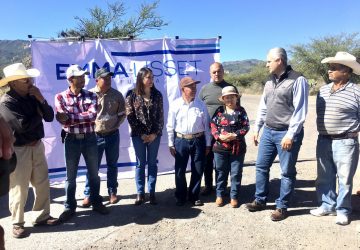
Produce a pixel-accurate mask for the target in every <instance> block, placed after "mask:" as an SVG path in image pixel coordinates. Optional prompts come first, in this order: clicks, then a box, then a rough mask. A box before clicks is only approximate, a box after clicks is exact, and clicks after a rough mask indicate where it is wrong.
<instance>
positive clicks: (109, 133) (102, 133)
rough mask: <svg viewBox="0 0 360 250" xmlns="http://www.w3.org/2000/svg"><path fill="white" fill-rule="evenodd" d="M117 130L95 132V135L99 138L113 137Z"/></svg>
mask: <svg viewBox="0 0 360 250" xmlns="http://www.w3.org/2000/svg"><path fill="white" fill-rule="evenodd" d="M117 131H118V130H117V129H116V130H113V131H110V132H96V135H98V136H100V137H105V136H109V135H113V134H115V133H116V132H117Z"/></svg>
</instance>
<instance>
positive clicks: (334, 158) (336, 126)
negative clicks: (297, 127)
mask: <svg viewBox="0 0 360 250" xmlns="http://www.w3.org/2000/svg"><path fill="white" fill-rule="evenodd" d="M321 63H326V64H328V74H329V79H330V80H331V83H330V84H327V85H325V86H323V87H321V88H320V91H319V93H318V95H317V99H316V113H317V120H316V124H317V130H318V132H319V136H318V140H317V147H316V158H317V179H316V192H317V197H318V201H319V204H320V207H318V208H316V209H312V210H310V213H311V214H312V215H314V216H324V215H336V220H335V223H336V224H339V225H347V224H349V215H350V213H351V193H352V185H353V177H354V174H355V171H356V168H357V164H358V159H359V142H358V132H359V130H360V108H359V107H360V88H359V87H358V86H357V85H356V84H355V83H353V82H351V80H350V77H351V75H352V74H356V75H360V64H359V62H358V61H357V60H356V57H355V56H353V55H351V54H349V53H347V52H337V53H336V55H335V57H327V58H325V59H323V60H322V61H321ZM336 177H337V179H338V186H339V190H338V194H337V193H336Z"/></svg>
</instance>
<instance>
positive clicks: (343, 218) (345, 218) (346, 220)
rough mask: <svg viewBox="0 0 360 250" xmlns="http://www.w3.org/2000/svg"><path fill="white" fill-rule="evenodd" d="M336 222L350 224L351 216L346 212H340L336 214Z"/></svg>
mask: <svg viewBox="0 0 360 250" xmlns="http://www.w3.org/2000/svg"><path fill="white" fill-rule="evenodd" d="M335 223H336V224H338V225H342V226H344V225H348V224H349V217H348V216H347V215H345V214H338V215H336V220H335Z"/></svg>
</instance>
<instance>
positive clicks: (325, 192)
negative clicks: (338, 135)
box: [316, 135, 359, 215]
mask: <svg viewBox="0 0 360 250" xmlns="http://www.w3.org/2000/svg"><path fill="white" fill-rule="evenodd" d="M316 158H317V179H316V192H317V197H318V201H319V203H320V204H321V207H323V208H324V209H326V210H327V211H330V210H331V211H333V210H335V209H336V211H337V213H341V214H345V215H348V214H350V213H351V193H352V187H353V178H354V175H355V171H356V168H357V164H358V160H359V142H358V139H357V138H349V139H340V140H332V139H330V138H326V137H324V136H321V135H319V137H318V141H317V145H316ZM336 175H337V177H338V185H339V194H338V195H337V194H336Z"/></svg>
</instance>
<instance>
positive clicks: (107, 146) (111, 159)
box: [84, 130, 120, 197]
mask: <svg viewBox="0 0 360 250" xmlns="http://www.w3.org/2000/svg"><path fill="white" fill-rule="evenodd" d="M96 139H97V146H98V170H99V168H100V165H101V159H102V157H103V154H104V151H105V158H106V165H107V188H108V193H109V195H110V194H115V195H116V193H117V187H118V182H117V176H118V168H117V162H118V159H119V144H120V136H119V130H116V131H114V133H112V134H110V135H106V136H100V135H97V136H96ZM84 195H85V197H89V196H90V188H89V174H86V182H85V190H84Z"/></svg>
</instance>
